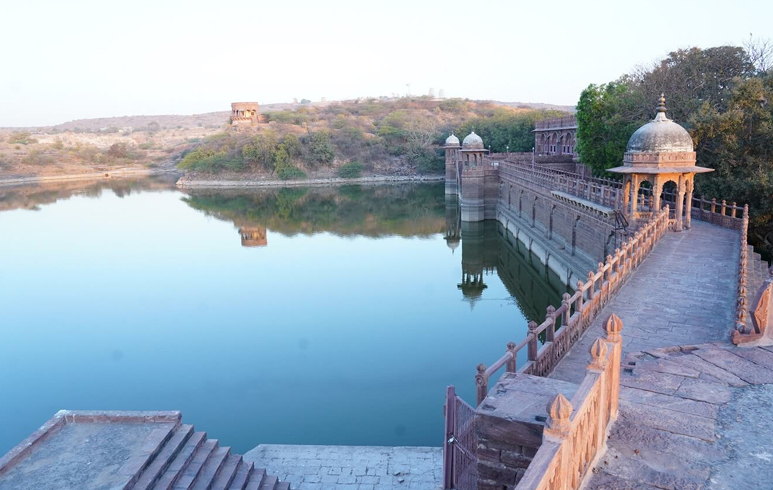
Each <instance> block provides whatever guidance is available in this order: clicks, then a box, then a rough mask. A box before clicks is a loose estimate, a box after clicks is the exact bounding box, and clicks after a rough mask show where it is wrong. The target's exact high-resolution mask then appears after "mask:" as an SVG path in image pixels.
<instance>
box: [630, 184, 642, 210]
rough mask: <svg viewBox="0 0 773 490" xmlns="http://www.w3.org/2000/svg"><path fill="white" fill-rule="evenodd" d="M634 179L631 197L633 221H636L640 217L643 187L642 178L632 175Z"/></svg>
mask: <svg viewBox="0 0 773 490" xmlns="http://www.w3.org/2000/svg"><path fill="white" fill-rule="evenodd" d="M631 178H632V179H633V186H632V187H633V189H632V190H633V194H632V196H631V219H632V220H634V221H635V220H636V218H637V217H638V216H639V187H640V186H641V177H639V176H638V175H632V176H631Z"/></svg>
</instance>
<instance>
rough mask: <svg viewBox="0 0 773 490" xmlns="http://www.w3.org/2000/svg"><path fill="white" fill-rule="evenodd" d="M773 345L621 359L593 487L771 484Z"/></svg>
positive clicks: (735, 489) (724, 488)
mask: <svg viewBox="0 0 773 490" xmlns="http://www.w3.org/2000/svg"><path fill="white" fill-rule="evenodd" d="M771 383H773V347H755V348H751V349H750V348H742V347H735V346H733V345H732V344H729V343H724V342H720V343H713V344H703V345H698V346H686V347H671V348H666V349H652V350H649V351H648V352H645V353H636V354H630V355H629V356H628V358H627V359H626V360H625V361H624V362H623V374H622V376H621V385H622V388H621V400H620V415H619V418H618V420H617V421H616V423H615V424H614V426H613V427H612V429H611V431H610V435H609V438H608V440H607V445H608V450H607V452H606V454H604V456H603V457H602V458H601V460H600V461H599V462H598V463H597V465H596V467H595V468H593V469H592V471H593V475H592V476H591V478H590V481H589V482H588V484H587V486H586V487H585V488H586V489H587V490H740V489H744V490H746V489H770V488H772V485H773V484H771V482H773V418H771V417H770V416H769V414H770V406H771V404H773V384H771Z"/></svg>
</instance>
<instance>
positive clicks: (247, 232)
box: [239, 226, 268, 247]
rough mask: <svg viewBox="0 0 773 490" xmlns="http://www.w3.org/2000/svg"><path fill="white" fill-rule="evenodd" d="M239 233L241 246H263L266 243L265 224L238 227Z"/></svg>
mask: <svg viewBox="0 0 773 490" xmlns="http://www.w3.org/2000/svg"><path fill="white" fill-rule="evenodd" d="M239 235H240V236H241V237H242V247H265V246H266V245H268V239H267V238H266V227H265V226H259V227H247V226H243V227H241V228H239Z"/></svg>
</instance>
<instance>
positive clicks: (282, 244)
mask: <svg viewBox="0 0 773 490" xmlns="http://www.w3.org/2000/svg"><path fill="white" fill-rule="evenodd" d="M447 204H448V205H447ZM0 210H3V212H0V230H2V235H0V270H2V271H3V281H0V311H2V312H3V315H4V316H3V325H5V326H6V330H5V331H4V334H5V337H4V341H3V342H0V372H3V373H22V374H17V375H8V376H0V393H2V394H3V396H0V452H5V451H6V450H7V449H9V448H10V447H11V446H12V445H13V444H16V443H17V442H19V441H20V440H21V439H22V438H23V437H25V436H26V435H28V434H29V433H30V432H32V431H33V430H34V429H35V428H36V427H37V426H39V424H40V423H41V421H42V420H45V419H46V418H48V417H50V416H51V414H53V413H54V412H56V411H57V410H59V409H62V408H72V409H127V410H139V409H145V410H148V409H179V410H182V411H183V413H184V414H185V416H186V418H187V419H186V422H189V423H195V424H196V425H197V426H198V427H200V428H201V429H202V430H207V431H208V432H210V433H211V434H212V435H213V437H218V438H220V439H221V440H224V441H227V443H228V444H229V445H232V446H234V447H235V449H236V450H237V451H239V452H243V451H246V450H249V449H250V448H252V447H253V446H255V445H256V444H259V443H289V444H353V445H357V444H369V445H439V444H440V442H441V441H440V438H441V437H442V417H441V416H440V413H441V411H440V408H441V407H442V403H443V393H444V390H445V387H446V386H447V385H449V384H454V385H456V386H457V388H458V392H459V393H460V394H461V396H463V397H465V398H466V399H467V400H468V401H469V400H473V399H474V382H473V377H474V374H475V366H476V365H477V364H478V363H480V362H486V363H489V362H491V361H492V360H494V359H496V358H498V357H499V356H501V355H502V353H503V352H504V350H505V346H506V344H507V342H510V341H514V342H519V341H520V340H522V339H523V338H524V335H525V334H526V324H527V321H528V320H536V321H540V320H542V319H544V315H545V308H546V307H547V306H548V305H549V304H554V305H556V304H559V302H560V299H561V293H563V292H564V288H563V286H562V283H561V281H559V280H558V278H557V277H555V276H554V275H552V274H551V273H549V272H547V270H546V268H545V267H544V266H542V265H541V264H540V263H539V261H538V260H537V259H536V258H534V257H533V256H531V255H530V254H529V253H528V251H525V250H524V247H523V246H522V245H520V244H519V243H518V242H517V241H515V240H514V239H513V237H512V235H510V234H509V233H506V232H505V231H504V230H503V228H502V227H501V226H499V225H498V224H497V223H494V222H486V223H478V224H469V223H461V222H460V220H459V210H458V208H457V207H456V203H454V202H450V203H446V201H445V197H444V187H443V184H440V185H399V186H373V187H367V186H363V187H343V188H323V189H298V188H294V189H270V190H239V191H235V190H234V191H204V190H197V191H185V192H181V191H180V190H179V189H177V188H176V187H174V185H173V182H172V181H171V180H164V179H144V180H134V181H132V180H127V181H118V180H115V181H112V180H107V181H98V182H90V183H66V184H48V185H45V186H31V187H18V188H11V189H0ZM27 210H36V211H35V212H29V211H27ZM51 236H56V237H57V239H56V241H52V240H50V237H51ZM269 245H270V246H269ZM256 278H259V280H256ZM8 325H14V326H19V327H18V328H8V327H7V326H8ZM224 414H227V415H224Z"/></svg>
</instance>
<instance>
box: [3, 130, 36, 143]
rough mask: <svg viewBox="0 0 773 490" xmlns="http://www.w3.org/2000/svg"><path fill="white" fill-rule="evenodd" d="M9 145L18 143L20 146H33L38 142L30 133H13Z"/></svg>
mask: <svg viewBox="0 0 773 490" xmlns="http://www.w3.org/2000/svg"><path fill="white" fill-rule="evenodd" d="M8 142H9V143H16V144H19V145H31V144H33V143H37V142H38V140H36V139H35V138H33V137H32V135H31V134H30V133H29V131H20V132H18V133H13V134H11V136H10V137H9V138H8Z"/></svg>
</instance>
